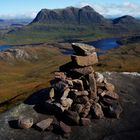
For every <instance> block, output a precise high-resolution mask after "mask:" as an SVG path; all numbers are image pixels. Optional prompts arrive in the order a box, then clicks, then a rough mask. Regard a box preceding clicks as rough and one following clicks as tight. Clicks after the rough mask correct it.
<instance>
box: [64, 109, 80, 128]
mask: <svg viewBox="0 0 140 140" xmlns="http://www.w3.org/2000/svg"><path fill="white" fill-rule="evenodd" d="M64 114H65V119H66V120H67V121H68V122H69V123H70V124H75V125H78V124H79V120H80V117H79V114H78V113H77V112H75V111H71V110H65V111H64Z"/></svg>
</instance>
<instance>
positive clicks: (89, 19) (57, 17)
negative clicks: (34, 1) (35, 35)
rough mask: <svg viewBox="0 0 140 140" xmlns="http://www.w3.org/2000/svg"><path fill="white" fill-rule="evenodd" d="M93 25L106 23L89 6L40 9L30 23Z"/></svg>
mask: <svg viewBox="0 0 140 140" xmlns="http://www.w3.org/2000/svg"><path fill="white" fill-rule="evenodd" d="M35 22H39V23H47V24H77V25H87V24H88V25H93V24H98V23H99V24H100V23H105V22H107V21H106V20H105V19H104V17H103V16H102V15H100V14H99V13H97V12H96V11H95V10H94V9H93V8H92V7H90V6H89V5H87V6H84V7H82V8H76V7H67V8H64V9H54V10H49V9H42V10H41V11H40V12H39V13H38V14H37V16H36V18H35V19H34V20H33V22H32V23H35Z"/></svg>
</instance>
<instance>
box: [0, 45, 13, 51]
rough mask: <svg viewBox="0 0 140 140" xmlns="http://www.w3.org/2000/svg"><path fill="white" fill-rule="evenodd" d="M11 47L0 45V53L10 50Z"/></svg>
mask: <svg viewBox="0 0 140 140" xmlns="http://www.w3.org/2000/svg"><path fill="white" fill-rule="evenodd" d="M12 47H13V46H9V45H0V51H4V50H6V49H9V48H12Z"/></svg>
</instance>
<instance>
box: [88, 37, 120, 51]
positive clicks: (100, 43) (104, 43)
mask: <svg viewBox="0 0 140 140" xmlns="http://www.w3.org/2000/svg"><path fill="white" fill-rule="evenodd" d="M86 43H87V44H89V45H93V46H95V47H96V48H98V49H101V50H103V51H107V50H110V49H113V48H117V47H119V46H120V45H119V44H118V43H117V38H107V39H101V40H97V41H91V42H86Z"/></svg>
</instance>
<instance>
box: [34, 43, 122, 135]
mask: <svg viewBox="0 0 140 140" xmlns="http://www.w3.org/2000/svg"><path fill="white" fill-rule="evenodd" d="M72 47H73V49H74V51H75V54H74V55H72V56H71V62H69V63H67V64H64V65H63V66H60V71H59V72H55V79H54V80H53V81H52V82H51V85H52V86H51V88H50V93H49V99H48V100H47V101H46V103H45V108H46V109H47V110H48V112H49V113H50V112H52V114H53V115H55V116H56V117H58V118H59V120H60V121H59V127H60V128H61V130H62V132H63V133H64V134H65V136H68V135H69V133H70V132H71V128H70V126H71V125H84V126H88V125H90V124H91V120H92V119H102V118H104V117H114V118H119V117H120V113H121V112H122V108H121V106H120V104H119V96H118V94H117V93H116V92H115V87H114V85H113V84H111V83H109V82H108V81H107V80H106V79H105V78H104V76H103V75H102V74H101V73H99V72H95V71H94V68H93V65H94V64H96V63H98V57H97V53H96V51H95V48H94V47H93V46H89V45H86V44H81V43H73V44H72ZM48 120H50V119H48ZM48 120H43V121H42V122H39V123H38V124H36V125H37V126H38V127H40V128H42V129H43V130H45V129H46V128H48V127H49V126H50V125H51V123H52V122H53V121H52V119H51V123H49V122H50V121H49V122H48ZM44 122H45V124H46V125H45V124H44ZM48 124H49V125H48Z"/></svg>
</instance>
